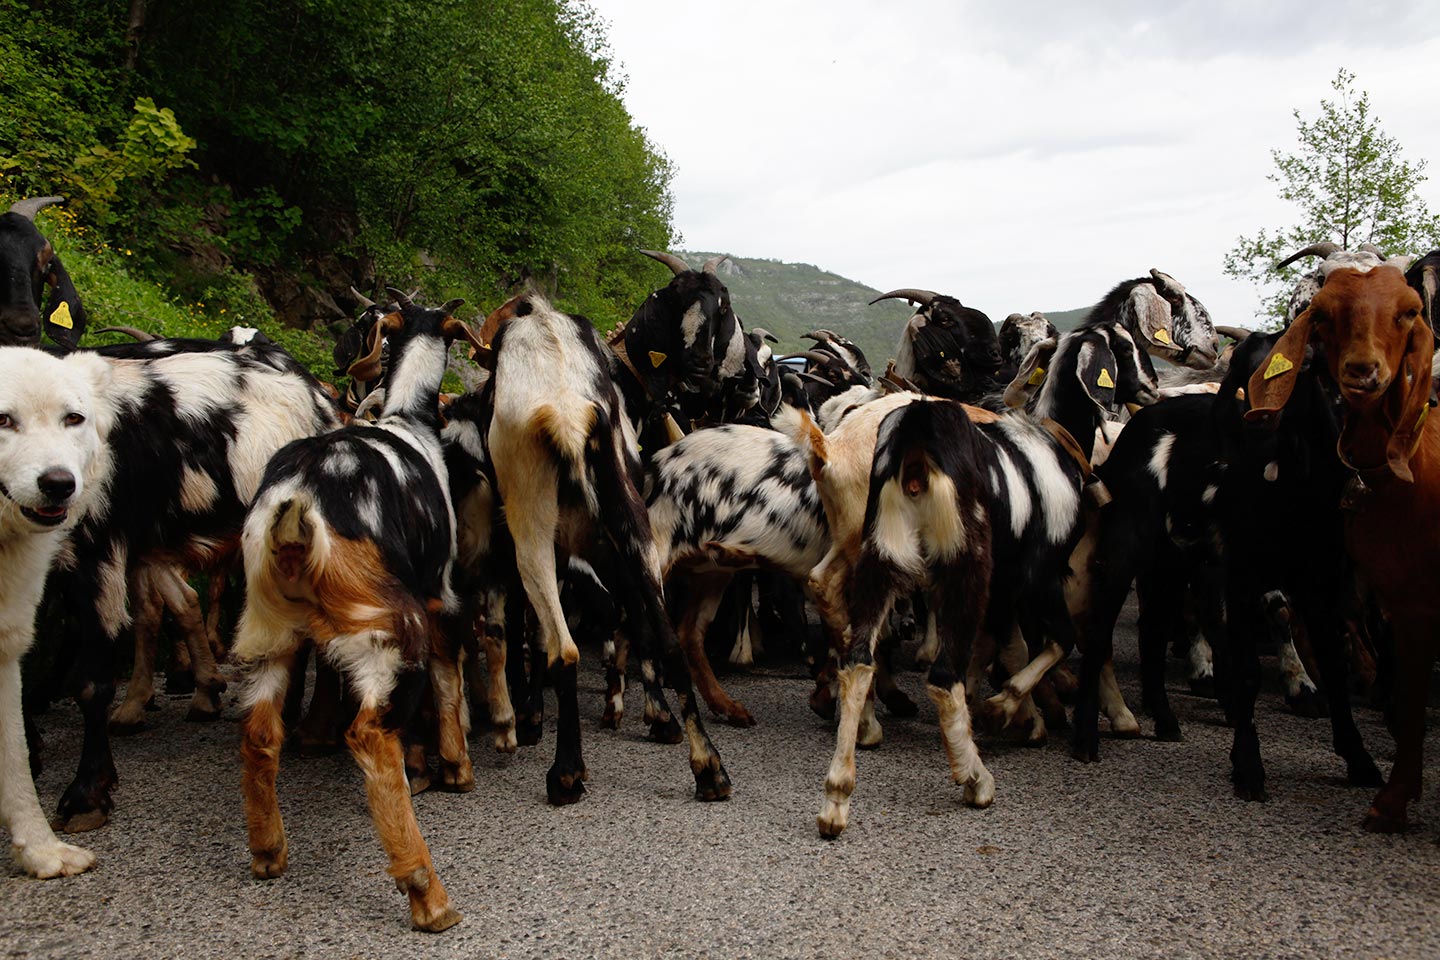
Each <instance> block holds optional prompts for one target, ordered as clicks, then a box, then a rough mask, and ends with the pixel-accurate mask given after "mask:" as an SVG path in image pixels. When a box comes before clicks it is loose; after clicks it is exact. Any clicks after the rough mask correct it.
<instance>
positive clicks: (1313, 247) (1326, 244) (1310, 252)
mask: <svg viewBox="0 0 1440 960" xmlns="http://www.w3.org/2000/svg"><path fill="white" fill-rule="evenodd" d="M1342 249H1344V248H1343V247H1341V246H1340V244H1338V243H1332V242H1331V241H1329V240H1321V241H1320V242H1319V243H1312V244H1310V246H1308V247H1306V248H1305V249H1304V250H1301V251H1299V252H1298V253H1292V254H1291V255H1290V256H1288V257H1286V258H1285V259H1284V260H1281V261H1280V262H1279V263H1277V264H1275V266H1273V267H1271V268H1270V269H1271V270H1284V269H1285V268H1286V267H1288V266H1290V264H1292V263H1294V262H1295V261H1296V260H1299V259H1300V258H1301V257H1319V258H1320V259H1321V260H1324V259H1326V258H1328V257H1329V256H1330V255H1331V254H1332V253H1334V252H1335V251H1337V250H1342Z"/></svg>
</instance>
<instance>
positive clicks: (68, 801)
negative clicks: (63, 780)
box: [53, 773, 115, 833]
mask: <svg viewBox="0 0 1440 960" xmlns="http://www.w3.org/2000/svg"><path fill="white" fill-rule="evenodd" d="M114 785H115V775H114V774H113V773H111V774H110V775H108V776H105V777H102V778H100V779H98V780H96V781H95V782H93V783H91V784H90V785H89V786H82V785H81V784H80V782H79V781H76V782H74V783H72V784H70V786H69V788H68V789H66V791H65V793H64V795H63V796H62V797H61V798H60V805H59V808H58V811H59V813H58V816H57V817H56V821H55V824H54V825H53V829H56V830H61V831H64V832H65V833H87V832H89V831H91V830H98V829H100V828H101V827H103V826H105V824H107V823H109V822H110V811H111V810H113V809H115V801H114V800H112V799H110V789H111V787H113V786H114Z"/></svg>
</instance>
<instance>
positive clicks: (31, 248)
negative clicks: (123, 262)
mask: <svg viewBox="0 0 1440 960" xmlns="http://www.w3.org/2000/svg"><path fill="white" fill-rule="evenodd" d="M22 203H23V201H22ZM16 206H17V207H20V206H21V204H16ZM33 215H34V214H33V213H31V216H33ZM46 288H49V289H50V291H51V294H50V302H49V303H48V304H47V305H46V306H47V308H48V309H47V310H46V311H45V312H43V313H42V311H41V299H42V297H43V295H44V291H45V290H46ZM84 329H85V312H84V308H83V307H81V305H80V298H79V295H78V294H77V293H76V292H75V287H74V285H73V284H72V283H71V282H70V276H69V274H67V273H66V272H65V267H64V266H63V265H62V264H61V263H60V258H59V257H58V256H56V255H55V248H54V247H52V246H51V245H50V242H49V241H48V240H46V239H45V237H44V236H42V235H41V233H40V231H39V230H37V229H36V228H35V224H34V222H32V220H31V219H30V217H27V216H24V215H22V214H20V213H15V212H13V211H12V212H9V213H5V214H0V346H16V347H33V346H38V345H39V343H40V336H41V334H42V333H49V334H50V338H51V339H52V340H54V341H55V342H56V343H58V344H60V345H61V346H64V347H70V348H73V347H74V346H75V344H76V342H77V341H78V340H79V338H80V334H81V332H82V331H83V330H84Z"/></svg>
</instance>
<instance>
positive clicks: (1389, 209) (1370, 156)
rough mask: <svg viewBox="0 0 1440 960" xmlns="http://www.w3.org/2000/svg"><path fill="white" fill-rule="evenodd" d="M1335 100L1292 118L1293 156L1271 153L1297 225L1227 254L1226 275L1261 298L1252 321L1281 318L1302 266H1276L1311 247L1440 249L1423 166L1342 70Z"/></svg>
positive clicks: (1245, 240)
mask: <svg viewBox="0 0 1440 960" xmlns="http://www.w3.org/2000/svg"><path fill="white" fill-rule="evenodd" d="M1330 86H1331V88H1332V89H1333V90H1334V91H1335V94H1336V96H1335V99H1333V100H1321V101H1320V115H1319V116H1318V117H1317V118H1315V119H1314V120H1311V121H1307V120H1306V119H1305V118H1303V117H1302V116H1301V115H1300V111H1299V110H1296V111H1294V116H1295V121H1296V128H1297V134H1298V138H1299V141H1300V144H1299V150H1298V151H1297V152H1295V153H1282V152H1281V151H1279V150H1272V151H1271V156H1272V157H1273V158H1274V160H1275V168H1276V172H1275V173H1272V174H1270V175H1269V179H1270V180H1272V181H1274V182H1275V183H1278V184H1280V197H1281V199H1283V200H1289V201H1291V202H1293V203H1295V204H1296V205H1297V206H1298V207H1299V208H1300V210H1299V212H1300V222H1299V223H1298V224H1296V225H1294V226H1291V227H1287V228H1284V229H1280V230H1273V231H1272V230H1266V229H1264V228H1261V229H1260V230H1259V231H1258V232H1257V233H1256V234H1255V235H1254V236H1251V237H1240V238H1239V240H1238V241H1237V243H1236V245H1235V247H1234V248H1233V249H1232V250H1230V252H1229V253H1227V254H1226V255H1225V261H1224V269H1225V273H1226V274H1227V275H1229V276H1232V277H1237V278H1240V279H1245V280H1249V281H1251V282H1252V283H1254V284H1255V285H1256V286H1258V287H1260V288H1261V290H1262V293H1263V299H1262V301H1261V307H1260V309H1259V310H1258V311H1257V316H1261V317H1270V318H1277V317H1283V316H1284V315H1285V306H1286V300H1287V297H1288V293H1289V290H1290V289H1291V287H1292V286H1293V285H1294V282H1295V279H1296V277H1298V275H1299V274H1300V273H1301V272H1303V271H1304V270H1305V269H1308V268H1307V266H1306V265H1305V264H1303V263H1301V264H1297V265H1294V266H1290V267H1286V268H1285V269H1284V270H1282V271H1275V270H1274V269H1273V267H1274V265H1275V264H1276V263H1277V262H1279V261H1280V260H1283V259H1285V258H1286V257H1288V256H1289V255H1290V254H1292V253H1294V252H1295V251H1297V250H1300V249H1303V248H1304V247H1306V246H1309V245H1310V244H1312V243H1318V242H1320V241H1325V240H1329V241H1332V242H1335V243H1338V244H1340V245H1341V246H1342V247H1344V248H1346V249H1355V248H1357V247H1358V246H1359V245H1360V244H1362V243H1370V244H1374V245H1375V246H1377V247H1379V248H1380V249H1381V250H1383V251H1385V252H1386V253H1387V254H1394V253H1425V252H1426V251H1428V250H1430V249H1431V248H1433V247H1436V246H1440V217H1437V216H1435V215H1433V214H1431V213H1430V211H1429V209H1428V208H1427V207H1426V205H1425V201H1424V200H1423V199H1422V198H1421V197H1420V194H1419V188H1420V185H1421V184H1422V183H1424V182H1425V180H1426V176H1425V167H1426V162H1425V161H1424V160H1420V161H1418V162H1416V163H1414V164H1412V163H1410V162H1409V161H1408V160H1404V159H1402V158H1401V155H1400V144H1398V143H1397V142H1396V141H1395V140H1394V139H1392V138H1391V137H1388V136H1386V135H1385V133H1384V132H1383V131H1382V130H1381V129H1380V121H1379V118H1378V117H1376V116H1375V115H1374V114H1373V113H1372V112H1371V108H1370V95H1369V94H1368V93H1366V92H1365V91H1363V90H1362V91H1360V93H1359V94H1358V95H1357V94H1356V92H1355V75H1354V74H1353V73H1350V72H1349V71H1347V70H1345V69H1343V68H1342V69H1341V70H1340V71H1339V72H1338V73H1337V74H1336V76H1335V79H1334V81H1332V82H1331V84H1330Z"/></svg>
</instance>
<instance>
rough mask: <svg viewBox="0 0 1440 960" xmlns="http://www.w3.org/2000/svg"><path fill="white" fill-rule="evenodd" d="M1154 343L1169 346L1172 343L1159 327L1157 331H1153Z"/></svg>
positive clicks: (1162, 328)
mask: <svg viewBox="0 0 1440 960" xmlns="http://www.w3.org/2000/svg"><path fill="white" fill-rule="evenodd" d="M1155 342H1156V343H1163V344H1166V345H1169V344H1171V343H1173V342H1174V341H1172V340H1171V339H1170V334H1168V333H1166V332H1165V328H1164V327H1161V328H1160V329H1159V330H1156V331H1155Z"/></svg>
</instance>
